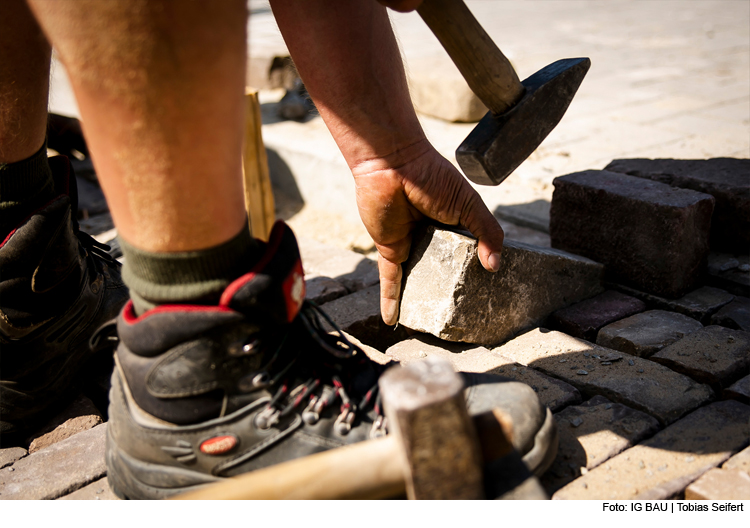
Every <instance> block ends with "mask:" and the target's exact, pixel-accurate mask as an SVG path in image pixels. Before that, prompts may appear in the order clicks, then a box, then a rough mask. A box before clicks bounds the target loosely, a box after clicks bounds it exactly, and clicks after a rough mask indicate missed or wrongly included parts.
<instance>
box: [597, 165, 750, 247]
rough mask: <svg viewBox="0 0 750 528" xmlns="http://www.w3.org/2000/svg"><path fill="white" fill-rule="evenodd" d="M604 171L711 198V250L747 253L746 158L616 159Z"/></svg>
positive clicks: (749, 198) (749, 170) (749, 185)
mask: <svg viewBox="0 0 750 528" xmlns="http://www.w3.org/2000/svg"><path fill="white" fill-rule="evenodd" d="M604 170H609V171H614V172H622V173H625V174H630V175H632V176H638V177H640V178H648V179H650V180H654V181H659V182H662V183H666V184H668V185H673V186H675V187H682V188H684V189H692V190H694V191H699V192H702V193H706V194H710V195H712V196H713V197H714V198H715V199H716V207H715V209H714V215H713V219H712V221H711V247H712V248H717V249H722V250H726V251H733V252H737V253H744V254H747V253H750V160H749V159H733V158H714V159H708V160H675V159H654V160H651V159H619V160H614V161H613V162H612V163H610V164H609V165H607V166H606V167H605V169H604Z"/></svg>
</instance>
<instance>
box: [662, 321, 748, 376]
mask: <svg viewBox="0 0 750 528" xmlns="http://www.w3.org/2000/svg"><path fill="white" fill-rule="evenodd" d="M651 360H652V361H656V362H658V363H661V364H662V365H666V366H667V367H669V368H671V369H672V370H674V371H677V372H682V373H683V374H686V375H687V376H690V377H691V378H693V379H694V380H696V381H698V382H700V383H708V384H711V385H716V386H718V387H728V386H729V385H730V384H731V383H732V382H733V381H735V380H736V379H737V378H739V377H741V376H743V375H746V374H747V373H748V371H750V333H748V332H743V331H742V330H730V329H729V328H724V327H723V326H707V327H705V328H701V329H700V330H697V331H696V332H693V333H692V334H690V335H688V336H686V337H683V338H682V339H680V340H679V341H677V342H676V343H673V344H671V345H669V346H668V347H665V348H663V349H662V350H660V351H659V352H657V353H656V354H654V355H653V356H651Z"/></svg>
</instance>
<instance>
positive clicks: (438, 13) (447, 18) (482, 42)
mask: <svg viewBox="0 0 750 528" xmlns="http://www.w3.org/2000/svg"><path fill="white" fill-rule="evenodd" d="M417 12H418V13H419V14H420V16H421V17H422V20H424V21H425V23H426V24H427V25H428V26H429V28H430V29H431V30H432V32H433V33H434V34H435V36H436V37H437V38H438V40H439V41H440V43H441V44H442V45H443V47H444V48H445V51H447V52H448V55H450V57H451V59H453V62H454V63H455V64H456V66H457V67H458V70H459V71H460V72H461V75H463V76H464V79H466V82H467V83H469V87H470V88H471V89H472V90H473V91H474V93H475V94H476V95H477V97H479V99H481V100H482V102H483V103H484V104H485V105H486V106H487V108H489V109H490V111H492V112H493V113H495V114H502V113H504V112H505V111H506V110H508V109H509V108H510V107H512V106H513V105H514V104H515V103H517V102H518V101H519V99H521V97H522V96H523V92H524V87H523V85H522V84H521V82H520V81H519V80H518V75H517V74H516V71H515V70H514V69H513V66H511V64H510V62H509V61H508V59H507V58H506V57H505V55H503V52H502V51H500V49H499V48H498V47H497V46H496V45H495V43H494V42H492V39H491V38H490V37H489V35H487V33H486V32H485V31H484V29H483V28H482V26H480V25H479V22H477V19H476V18H474V15H472V14H471V11H469V8H468V7H466V4H464V3H463V1H462V0H424V2H422V4H421V5H420V6H419V8H417Z"/></svg>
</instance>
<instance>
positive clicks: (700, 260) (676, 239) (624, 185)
mask: <svg viewBox="0 0 750 528" xmlns="http://www.w3.org/2000/svg"><path fill="white" fill-rule="evenodd" d="M554 186H555V191H554V194H553V197H552V206H551V209H550V237H551V239H552V247H555V248H559V249H563V250H565V251H570V252H572V253H576V254H578V255H583V256H585V257H588V258H591V259H594V260H596V261H597V262H601V263H602V264H604V265H605V266H606V274H607V279H608V280H611V281H613V282H619V283H623V284H626V285H628V286H632V287H634V288H638V289H640V290H644V291H647V292H649V293H655V294H657V295H662V296H665V297H670V298H677V297H681V296H683V295H685V294H686V293H687V292H688V291H690V290H691V289H692V288H694V287H695V285H696V283H697V281H698V278H699V277H700V274H701V272H702V271H703V268H704V267H705V264H706V259H707V255H708V238H709V236H708V235H709V228H710V226H711V213H712V212H713V203H714V199H713V197H712V196H711V195H708V194H704V193H699V192H696V191H692V190H689V189H678V188H675V187H670V186H669V185H666V184H663V183H659V182H655V181H650V180H646V179H643V178H636V177H633V176H627V175H625V174H619V173H615V172H609V171H594V170H590V171H584V172H577V173H574V174H568V175H567V176H561V177H559V178H555V180H554Z"/></svg>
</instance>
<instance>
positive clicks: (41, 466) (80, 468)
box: [0, 424, 107, 499]
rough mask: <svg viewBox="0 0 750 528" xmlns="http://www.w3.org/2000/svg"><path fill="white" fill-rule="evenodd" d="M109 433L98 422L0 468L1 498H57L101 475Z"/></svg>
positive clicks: (104, 471)
mask: <svg viewBox="0 0 750 528" xmlns="http://www.w3.org/2000/svg"><path fill="white" fill-rule="evenodd" d="M106 436H107V424H102V425H98V426H96V427H94V428H93V429H89V430H88V431H84V432H82V433H79V434H77V435H75V436H71V437H70V438H68V439H66V440H63V441H62V442H58V443H56V444H54V445H51V446H50V447H48V448H46V449H42V450H41V451H38V452H36V453H34V454H32V455H29V456H27V457H25V458H22V459H21V460H19V461H18V462H16V463H15V464H13V466H12V469H13V470H14V471H8V470H7V468H6V469H4V470H2V471H0V499H56V498H58V497H61V496H63V495H67V494H68V493H71V492H73V491H75V490H77V489H79V488H81V487H83V486H85V485H86V484H89V483H90V482H93V481H94V480H97V479H99V478H101V477H102V476H104V474H105V473H106V467H105V465H104V442H105V438H106Z"/></svg>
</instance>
